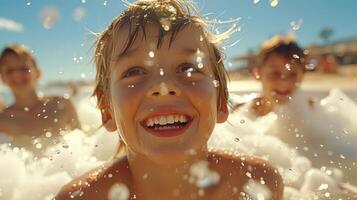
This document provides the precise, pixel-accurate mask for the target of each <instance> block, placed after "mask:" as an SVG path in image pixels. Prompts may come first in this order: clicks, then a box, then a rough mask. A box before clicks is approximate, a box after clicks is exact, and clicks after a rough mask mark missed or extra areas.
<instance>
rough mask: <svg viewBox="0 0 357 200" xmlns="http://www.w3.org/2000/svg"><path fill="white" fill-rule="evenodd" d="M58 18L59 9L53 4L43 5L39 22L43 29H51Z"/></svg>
mask: <svg viewBox="0 0 357 200" xmlns="http://www.w3.org/2000/svg"><path fill="white" fill-rule="evenodd" d="M59 18H60V14H59V11H58V10H57V8H56V7H54V6H49V7H45V8H44V9H43V10H42V11H41V23H42V26H43V27H44V28H45V29H52V28H53V27H54V26H55V25H56V24H57V22H58V20H59Z"/></svg>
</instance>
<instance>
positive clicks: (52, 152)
mask: <svg viewBox="0 0 357 200" xmlns="http://www.w3.org/2000/svg"><path fill="white" fill-rule="evenodd" d="M88 94H89V92H88V91H87V92H82V94H81V95H80V96H77V97H75V99H73V102H74V103H75V104H76V108H78V112H79V117H80V121H81V122H82V126H83V128H84V129H85V130H86V133H85V132H83V131H80V130H74V131H72V132H70V133H67V134H66V135H65V136H64V137H63V140H62V141H61V142H59V143H58V144H56V145H53V146H49V147H43V148H44V154H43V156H40V157H36V156H34V155H33V154H31V153H30V152H28V151H26V150H24V149H18V148H11V147H9V146H8V145H2V146H1V147H0V177H1V179H0V199H9V200H19V199H28V200H32V199H36V200H37V199H51V198H52V197H53V195H55V194H56V193H57V192H58V190H59V189H60V187H61V186H62V185H64V184H65V183H68V182H69V181H70V180H71V179H72V178H74V177H76V176H78V175H80V174H82V173H84V172H85V171H88V170H89V169H92V168H94V167H96V166H98V165H100V164H102V163H103V162H105V161H106V160H109V159H111V158H112V156H113V155H114V154H115V152H116V147H117V141H118V140H119V138H118V136H117V135H116V134H111V133H107V132H106V131H105V130H104V129H103V128H98V127H100V113H99V111H98V109H97V108H96V106H95V101H94V100H93V99H89V98H88ZM341 98H343V99H344V100H343V101H341ZM341 103H342V104H341ZM355 107H356V103H355V102H353V101H350V100H349V99H348V97H346V96H343V93H341V92H339V91H334V92H332V93H331V95H330V96H328V97H327V98H325V99H324V100H323V101H320V102H319V104H318V106H317V107H316V109H315V112H316V113H315V115H314V116H312V117H316V116H320V117H321V118H322V117H323V118H324V120H325V121H324V123H327V122H330V123H332V122H334V123H333V124H334V128H333V130H334V131H335V132H336V133H337V132H338V131H337V130H340V128H341V127H343V128H344V130H347V131H348V133H349V134H347V135H348V136H349V137H352V138H353V137H355V136H356V130H357V129H355V128H356V126H355V124H354V123H353V120H352V119H350V118H349V117H351V116H352V114H353V113H356V112H352V111H354V110H353V109H356V108H355ZM346 109H347V110H349V111H351V113H352V114H351V113H348V112H345V110H346ZM310 114H311V113H310ZM277 119H279V116H278V115H277V114H276V113H270V114H269V115H267V116H265V117H263V118H261V119H259V120H257V121H253V120H251V119H250V118H248V117H246V116H244V114H242V113H239V112H238V113H235V114H232V115H231V116H230V117H229V120H228V122H227V123H225V124H221V125H218V126H217V127H216V128H215V130H214V133H213V135H212V137H211V138H210V141H209V146H210V147H215V148H216V147H219V148H224V149H226V150H230V151H237V152H241V153H247V154H252V155H256V156H260V157H262V158H264V159H267V160H269V161H270V162H272V163H273V164H274V165H275V166H276V167H277V168H278V169H279V172H280V173H281V175H282V176H283V179H284V182H285V184H286V186H285V192H284V196H285V199H289V200H295V199H313V198H314V197H319V199H338V198H343V197H346V196H347V195H345V193H344V191H343V190H341V189H340V185H341V184H342V183H344V181H345V179H344V178H345V177H344V175H343V173H344V172H345V171H346V170H345V169H340V168H338V167H337V168H336V166H326V167H322V168H319V169H317V168H313V166H314V163H313V162H315V161H313V162H312V161H311V159H308V158H306V157H303V156H301V155H300V154H299V152H298V151H297V150H296V149H295V148H293V147H290V146H288V145H287V144H286V143H284V142H282V141H281V140H280V139H278V138H277V137H275V136H273V135H269V134H267V132H268V131H269V127H273V126H274V124H275V123H276V121H277ZM329 120H330V121H329ZM324 123H322V124H318V126H317V127H323V128H327V130H329V131H330V130H332V129H331V127H330V128H328V127H327V126H322V125H324ZM321 130H322V131H324V129H321ZM334 136H335V135H333V137H327V139H330V140H331V143H334V144H336V145H335V146H333V148H335V149H330V150H331V151H341V152H343V155H344V156H345V158H348V159H354V160H356V154H354V152H356V151H355V149H354V148H352V147H355V146H356V145H355V144H351V145H350V146H349V145H346V144H345V143H344V142H343V141H342V140H338V142H340V141H342V142H341V143H340V144H338V142H336V139H334ZM348 141H353V140H351V139H349V140H348ZM354 141H357V140H354ZM331 148H332V147H331ZM339 156H340V155H339V154H337V155H335V154H334V155H333V156H332V157H331V160H334V159H335V158H336V157H339ZM344 160H347V159H344ZM200 165H201V166H203V167H204V166H205V165H204V163H203V164H202V163H201V164H200ZM200 165H198V166H200ZM195 167H196V166H195ZM350 170H352V171H357V170H356V165H353V166H350ZM195 171H199V172H202V171H206V172H207V173H206V174H208V175H209V176H206V175H202V174H201V175H197V174H194V175H195V176H197V177H199V178H198V179H197V180H198V182H197V183H196V184H199V185H198V186H202V185H203V186H204V185H207V184H215V183H216V182H217V181H219V175H217V174H214V172H210V171H209V170H197V169H196V170H193V173H194V172H195ZM352 178H356V177H355V176H354V177H352ZM199 181H200V182H199ZM257 184H260V183H255V182H252V183H249V184H248V185H247V186H246V187H245V192H246V193H247V194H249V195H250V196H251V197H252V198H255V199H261V198H264V197H268V196H269V193H267V192H266V191H265V190H264V187H258V185H257ZM260 185H261V184H260ZM119 186H120V185H119ZM119 186H116V187H115V188H114V189H113V191H112V193H113V194H118V193H117V192H118V189H120V190H119V192H123V190H122V189H123V187H122V186H120V187H119ZM251 188H262V189H261V190H255V192H254V190H253V192H252V189H251ZM121 194H123V195H122V196H124V197H125V193H121ZM108 195H109V194H108ZM264 195H265V196H264ZM124 197H123V198H124ZM343 199H346V198H343ZM351 199H353V198H351Z"/></svg>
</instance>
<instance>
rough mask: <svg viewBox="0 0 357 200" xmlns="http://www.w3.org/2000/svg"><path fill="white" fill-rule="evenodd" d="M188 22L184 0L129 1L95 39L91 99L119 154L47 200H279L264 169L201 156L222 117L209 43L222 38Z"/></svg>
mask: <svg viewBox="0 0 357 200" xmlns="http://www.w3.org/2000/svg"><path fill="white" fill-rule="evenodd" d="M192 13H195V9H194V7H193V6H192V5H191V4H190V3H188V2H186V1H181V0H171V1H169V0H168V1H155V0H152V1H138V2H136V3H134V4H131V5H129V6H128V8H127V9H126V10H125V11H124V12H123V13H122V14H121V15H120V16H119V17H117V18H116V19H114V20H113V22H112V23H111V25H110V26H109V27H108V29H106V30H105V31H104V32H102V33H101V34H100V36H99V39H98V41H97V46H96V57H95V61H96V67H97V82H96V83H97V85H96V89H95V92H94V94H95V95H96V97H97V98H98V106H99V108H100V109H101V113H102V121H103V124H104V126H105V127H106V128H107V130H108V131H118V132H119V134H120V137H121V139H122V140H121V142H122V144H121V148H122V149H123V150H124V151H125V152H126V155H125V156H124V157H122V158H119V159H117V160H113V161H111V162H109V163H108V164H106V165H104V166H101V167H99V168H98V169H95V170H93V171H91V172H89V173H87V174H85V175H83V176H82V177H79V178H77V179H76V180H74V181H73V182H71V183H70V184H68V185H66V186H64V187H63V188H62V190H61V192H60V193H59V194H58V195H57V197H56V199H57V200H59V199H70V198H71V199H111V197H112V195H113V191H114V193H115V191H117V193H116V194H117V195H116V197H118V196H119V195H127V196H124V197H127V199H140V200H145V199H149V200H153V199H155V200H167V199H240V198H246V197H247V195H248V194H246V193H245V192H244V187H245V186H247V184H248V183H249V180H253V181H258V182H259V181H261V183H263V186H264V187H266V188H267V190H268V191H269V195H268V196H269V198H271V199H281V196H282V190H283V185H282V180H281V177H280V175H279V173H278V172H277V170H276V169H274V168H273V167H271V166H270V165H269V164H268V163H267V162H265V161H263V160H261V159H257V158H254V157H249V156H243V155H240V154H238V153H236V152H226V153H223V152H222V151H220V150H218V149H216V150H215V149H208V148H207V141H208V138H209V137H210V135H211V133H212V130H213V128H214V126H215V124H216V123H222V122H225V121H226V119H227V117H228V109H227V98H228V93H227V86H226V73H225V70H224V66H223V63H222V57H221V53H220V51H219V49H218V47H217V44H216V42H217V41H219V40H220V39H222V38H224V37H226V36H227V35H228V34H229V32H227V33H225V34H223V35H220V36H217V35H213V34H212V33H210V32H209V31H208V30H207V29H206V25H205V21H204V20H203V19H202V18H200V17H198V16H196V15H194V14H192ZM196 166H201V167H199V170H196V168H197V167H196ZM204 180H206V182H205V181H204ZM115 188H116V189H117V190H115ZM124 197H123V198H124ZM124 199H125V198H124Z"/></svg>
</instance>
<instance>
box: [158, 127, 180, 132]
mask: <svg viewBox="0 0 357 200" xmlns="http://www.w3.org/2000/svg"><path fill="white" fill-rule="evenodd" d="M178 128H181V126H160V127H154V129H155V130H159V131H161V130H169V129H178Z"/></svg>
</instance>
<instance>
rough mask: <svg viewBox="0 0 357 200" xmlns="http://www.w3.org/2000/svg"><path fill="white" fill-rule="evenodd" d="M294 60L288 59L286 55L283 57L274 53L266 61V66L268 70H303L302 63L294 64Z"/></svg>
mask: <svg viewBox="0 0 357 200" xmlns="http://www.w3.org/2000/svg"><path fill="white" fill-rule="evenodd" d="M292 61H293V58H292V57H291V58H290V57H287V56H286V55H281V54H278V53H272V54H271V55H269V56H268V58H267V59H266V61H265V63H264V66H265V67H268V68H286V66H288V67H290V68H301V67H302V66H301V63H299V62H292Z"/></svg>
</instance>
